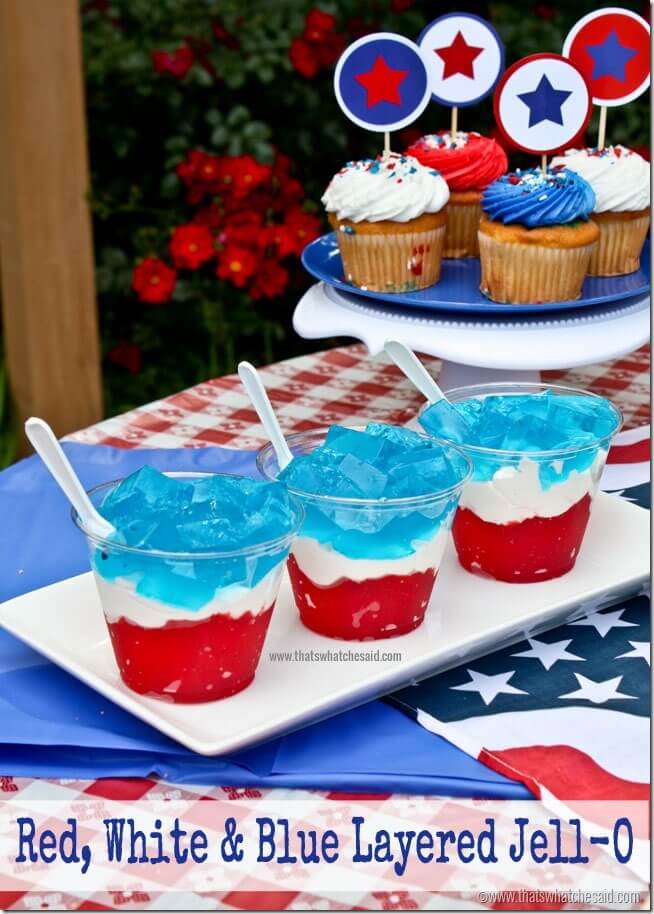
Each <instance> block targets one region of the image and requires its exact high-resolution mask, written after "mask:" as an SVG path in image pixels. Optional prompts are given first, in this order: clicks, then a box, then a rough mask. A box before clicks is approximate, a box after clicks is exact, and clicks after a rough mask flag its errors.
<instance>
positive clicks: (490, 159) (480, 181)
mask: <svg viewBox="0 0 654 914" xmlns="http://www.w3.org/2000/svg"><path fill="white" fill-rule="evenodd" d="M407 155H410V156H414V157H415V158H416V159H418V161H419V162H422V164H423V165H426V166H427V167H429V168H435V169H437V170H438V171H440V173H441V174H442V175H443V177H444V178H445V180H446V181H447V184H448V186H449V188H450V190H454V191H464V190H484V188H486V187H488V185H489V184H490V183H491V182H492V181H496V180H497V178H499V177H500V175H503V174H504V172H505V171H506V170H507V168H508V161H507V158H506V153H505V152H504V150H503V149H502V147H501V146H500V145H499V143H497V142H496V141H495V140H493V139H491V137H488V136H482V135H481V134H480V133H472V132H471V133H464V132H462V131H459V132H458V133H457V134H456V135H454V136H453V135H452V134H451V133H448V132H447V131H445V130H441V131H439V132H438V133H428V134H427V135H426V136H423V137H420V139H419V140H417V141H416V142H415V143H413V145H412V146H409V148H408V149H407Z"/></svg>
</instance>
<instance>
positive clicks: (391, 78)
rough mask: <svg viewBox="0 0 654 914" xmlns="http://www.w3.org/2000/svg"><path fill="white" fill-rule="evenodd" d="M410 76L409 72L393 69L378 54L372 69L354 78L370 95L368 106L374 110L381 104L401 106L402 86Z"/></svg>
mask: <svg viewBox="0 0 654 914" xmlns="http://www.w3.org/2000/svg"><path fill="white" fill-rule="evenodd" d="M408 75H409V71H408V70H393V69H391V67H389V66H388V64H387V63H386V61H385V60H384V58H383V57H382V56H381V54H378V55H377V57H376V58H375V63H374V66H373V67H372V69H370V70H368V72H367V73H358V74H357V75H356V76H355V77H354V78H355V79H356V81H357V82H358V83H360V85H362V86H363V88H364V89H365V90H366V92H367V93H368V100H367V104H368V107H369V108H372V107H373V106H374V105H376V104H378V103H379V102H390V103H391V104H393V105H401V104H402V98H401V96H400V85H401V83H402V82H403V81H404V80H405V79H406V78H407V76H408Z"/></svg>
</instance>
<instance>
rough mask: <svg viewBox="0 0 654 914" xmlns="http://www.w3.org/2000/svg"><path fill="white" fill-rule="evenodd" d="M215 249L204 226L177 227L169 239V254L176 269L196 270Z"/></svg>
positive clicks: (211, 238)
mask: <svg viewBox="0 0 654 914" xmlns="http://www.w3.org/2000/svg"><path fill="white" fill-rule="evenodd" d="M215 252H216V249H215V245H214V241H213V235H212V234H211V232H210V231H209V229H208V228H207V227H206V225H197V224H195V225H194V224H193V223H189V224H188V225H178V226H177V228H176V229H175V231H174V232H173V236H172V238H171V239H170V254H171V256H172V258H173V263H174V264H175V266H176V267H177V269H178V270H179V269H187V270H197V269H198V267H201V266H202V264H203V263H206V262H207V260H210V259H211V258H212V257H213V255H214V254H215Z"/></svg>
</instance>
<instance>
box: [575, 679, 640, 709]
mask: <svg viewBox="0 0 654 914" xmlns="http://www.w3.org/2000/svg"><path fill="white" fill-rule="evenodd" d="M575 677H576V679H577V682H578V683H579V686H580V688H578V689H576V690H575V691H574V692H568V693H567V694H566V695H559V698H585V699H586V700H587V701H592V703H593V704H594V705H603V704H604V702H606V701H611V700H612V699H623V698H633V699H635V698H636V696H635V695H625V694H624V692H619V691H618V686H619V685H620V683H621V682H622V676H616V677H615V678H614V679H606V680H605V681H604V682H595V681H594V680H592V679H588V678H587V677H586V676H582V675H581V673H575Z"/></svg>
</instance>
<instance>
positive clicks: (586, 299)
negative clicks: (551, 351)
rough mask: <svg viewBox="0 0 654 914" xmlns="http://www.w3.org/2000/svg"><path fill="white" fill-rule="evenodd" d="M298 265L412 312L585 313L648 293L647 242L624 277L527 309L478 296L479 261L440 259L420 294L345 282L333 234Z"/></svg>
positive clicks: (594, 280)
mask: <svg viewBox="0 0 654 914" xmlns="http://www.w3.org/2000/svg"><path fill="white" fill-rule="evenodd" d="M302 263H303V264H304V267H305V269H306V270H308V272H309V273H311V274H312V275H313V276H315V277H316V279H322V280H323V282H326V283H328V284H329V285H330V286H334V288H336V289H342V290H343V291H344V292H350V293H354V294H356V295H361V296H364V297H365V298H374V299H375V300H376V301H384V302H390V303H392V304H394V305H409V306H411V307H412V308H423V309H424V310H426V311H467V312H468V313H473V314H474V313H482V314H499V313H505V312H507V311H510V312H511V314H532V313H536V312H543V311H562V310H566V309H567V310H569V309H570V308H587V307H589V306H591V305H603V304H609V303H611V302H615V301H617V300H619V299H621V298H633V297H635V296H637V295H647V294H648V293H649V282H650V266H649V240H647V241H646V242H645V247H644V248H643V254H642V258H641V268H640V269H639V270H636V272H635V273H629V274H628V275H627V276H608V277H594V276H589V277H588V278H587V279H586V280H585V281H584V285H583V287H582V290H581V298H579V299H577V300H576V301H555V302H541V303H539V304H530V305H505V304H501V303H499V302H494V301H491V300H490V299H488V298H486V296H485V295H482V294H481V292H480V291H479V260H477V258H472V257H470V258H465V259H462V260H451V259H445V260H443V268H442V271H441V278H440V280H439V282H437V283H436V285H434V286H430V287H429V288H428V289H421V290H420V291H419V292H394V293H389V292H369V291H367V290H365V289H359V288H358V287H357V286H353V285H352V283H350V282H346V280H345V279H344V278H343V264H342V263H341V255H340V254H339V252H338V244H337V242H336V236H335V234H334V232H330V233H329V234H328V235H323V236H322V237H321V238H316V240H315V241H312V242H311V244H308V245H307V246H306V248H305V249H304V251H303V252H302Z"/></svg>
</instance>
